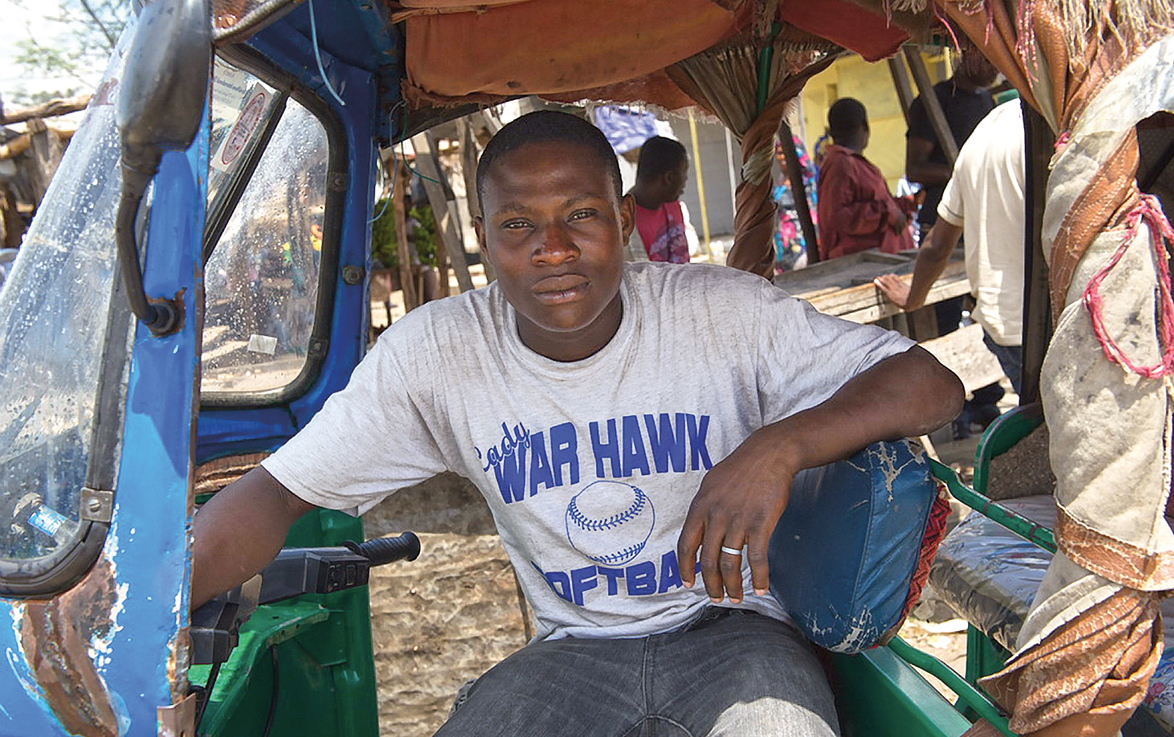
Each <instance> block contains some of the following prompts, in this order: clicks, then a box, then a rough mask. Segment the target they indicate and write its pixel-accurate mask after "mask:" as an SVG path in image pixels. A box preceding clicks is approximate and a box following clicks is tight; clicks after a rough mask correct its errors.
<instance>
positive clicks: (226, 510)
mask: <svg viewBox="0 0 1174 737" xmlns="http://www.w3.org/2000/svg"><path fill="white" fill-rule="evenodd" d="M313 508H314V507H313V505H311V504H309V503H307V502H304V501H302V500H301V499H299V498H298V497H296V496H294V495H293V494H292V493H290V492H289V490H288V489H286V488H285V487H284V486H282V485H281V484H280V483H278V481H277V480H276V479H274V478H273V477H272V476H270V475H269V472H268V471H266V470H265V469H263V468H260V467H258V468H254V469H253V470H252V471H249V472H248V473H247V474H245V475H244V476H242V477H241V478H240V479H239V480H237V481H234V482H233V483H231V484H229V485H228V486H226V487H224V489H223V490H221V491H220V492H219V493H217V494H216V495H215V496H213V497H212V498H211V499H210V500H208V502H207V503H206V504H204V506H203V507H201V508H200V510H199V512H197V513H196V517H195V520H194V522H193V538H194V539H193V542H192V595H191V605H192V608H193V609H195V608H196V607H198V606H200V605H201V604H203V603H204V602H206V601H208V600H209V599H211V598H212V597H214V596H216V595H217V594H220V593H222V592H224V591H227V590H229V589H231V588H233V587H234V586H238V585H240V584H242V583H244V582H245V581H247V580H249V579H250V578H252V577H253V576H254V575H256V574H257V573H258V572H260V570H261V569H262V568H264V567H265V566H266V565H267V564H268V563H269V562H270V561H271V560H273V558H274V556H276V555H277V553H278V552H279V551H280V550H281V546H282V544H283V543H284V542H285V537H286V535H287V534H288V533H289V528H290V526H291V525H293V523H294V522H296V521H297V520H298V518H299V517H301V516H302V515H303V514H305V513H306V512H308V511H310V510H311V509H313Z"/></svg>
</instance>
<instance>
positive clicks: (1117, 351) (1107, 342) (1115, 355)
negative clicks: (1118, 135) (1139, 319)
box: [1082, 194, 1174, 379]
mask: <svg viewBox="0 0 1174 737" xmlns="http://www.w3.org/2000/svg"><path fill="white" fill-rule="evenodd" d="M1142 220H1145V221H1146V223H1147V224H1148V225H1149V226H1150V241H1151V243H1152V244H1153V247H1154V251H1155V253H1156V255H1157V262H1158V290H1159V292H1160V306H1159V309H1160V314H1159V318H1158V337H1159V340H1160V341H1161V344H1162V359H1161V362H1160V363H1158V364H1155V365H1153V366H1140V367H1139V366H1136V365H1134V363H1133V362H1132V361H1130V360H1129V357H1128V356H1126V355H1125V352H1124V351H1123V350H1121V347H1120V346H1119V345H1117V342H1116V341H1115V340H1113V338H1112V336H1110V335H1109V331H1108V329H1107V328H1106V327H1105V317H1104V311H1103V309H1104V298H1103V297H1102V296H1101V293H1100V287H1101V283H1102V282H1103V281H1104V280H1105V277H1107V276H1108V275H1109V272H1110V271H1112V270H1113V268H1114V267H1115V266H1117V263H1118V262H1119V261H1120V260H1121V257H1122V256H1124V255H1125V251H1126V250H1127V249H1128V248H1129V246H1130V244H1131V243H1133V239H1134V238H1136V237H1137V232H1138V228H1139V227H1140V226H1141V221H1142ZM1125 223H1126V232H1125V238H1124V239H1123V240H1122V241H1121V245H1119V246H1117V250H1116V251H1115V252H1114V253H1113V256H1112V258H1110V259H1109V262H1108V263H1107V264H1105V265H1104V266H1102V267H1101V269H1100V271H1098V272H1097V273H1096V275H1095V276H1093V278H1092V279H1090V280H1089V282H1088V286H1086V287H1085V288H1084V295H1083V298H1082V301H1083V302H1084V306H1085V308H1086V309H1087V310H1088V314H1089V318H1090V319H1091V320H1092V329H1093V332H1094V333H1096V336H1097V340H1098V341H1100V344H1101V349H1102V350H1103V351H1104V352H1105V357H1106V358H1108V359H1109V360H1110V361H1112V362H1113V363H1116V364H1119V365H1121V366H1124V367H1125V368H1127V369H1128V370H1130V371H1132V372H1133V373H1135V374H1137V375H1138V376H1143V377H1145V378H1147V379H1160V378H1162V377H1163V376H1168V375H1171V374H1174V300H1172V299H1171V297H1170V267H1169V263H1168V259H1169V253H1168V252H1167V248H1166V244H1167V243H1171V242H1174V228H1171V227H1170V221H1168V220H1167V219H1166V216H1165V214H1164V213H1163V212H1162V209H1161V207H1160V206H1159V205H1158V201H1157V199H1156V198H1155V197H1153V196H1152V195H1148V194H1143V195H1141V200H1140V201H1139V202H1138V203H1137V206H1136V207H1134V208H1133V209H1132V210H1131V211H1130V212H1129V215H1128V216H1127V217H1126V219H1125Z"/></svg>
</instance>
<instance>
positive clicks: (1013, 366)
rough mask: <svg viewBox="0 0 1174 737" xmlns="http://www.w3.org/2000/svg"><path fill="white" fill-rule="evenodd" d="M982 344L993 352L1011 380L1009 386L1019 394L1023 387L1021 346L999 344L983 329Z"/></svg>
mask: <svg viewBox="0 0 1174 737" xmlns="http://www.w3.org/2000/svg"><path fill="white" fill-rule="evenodd" d="M982 344H983V345H985V346H986V347H987V348H988V349H990V352H991V353H993V354H995V358H997V359H998V360H999V366H1001V367H1002V369H1003V373H1004V374H1006V375H1007V378H1008V379H1010V380H1011V388H1012V389H1014V390H1015V393H1016V394H1019V393H1020V389H1021V388H1022V387H1023V346H1021V345H999V344H998V343H996V342H995V341H994V340H993V339H992V338H991V336H990V335H989V334H988V333H987V331H985V330H984V331H982Z"/></svg>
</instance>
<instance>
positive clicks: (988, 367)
mask: <svg viewBox="0 0 1174 737" xmlns="http://www.w3.org/2000/svg"><path fill="white" fill-rule="evenodd" d="M921 347H922V348H924V349H926V350H927V351H929V352H930V353H932V354H933V355H934V356H935V357H937V359H938V360H939V361H941V362H942V365H944V366H945V367H946V368H948V369H950V370H951V371H953V372H954V373H955V374H957V375H958V378H959V379H961V380H962V385H963V386H965V387H966V391H968V392H972V391H974V390H975V389H979V388H981V387H984V386H986V385H988V384H994V383H996V382H998V381H999V380H1000V379H1002V378H1003V369H1002V367H1001V366H999V361H998V359H997V358H995V354H993V353H991V352H990V351H989V350H987V347H986V346H985V345H983V344H982V326H981V325H978V324H972V325H967V326H966V327H964V328H959V329H958V330H955V331H954V332H952V333H950V334H948V335H943V336H942V337H940V338H934V339H933V340H928V341H926V342H924V343H922V344H921Z"/></svg>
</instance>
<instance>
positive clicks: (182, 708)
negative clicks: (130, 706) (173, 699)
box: [155, 693, 196, 737]
mask: <svg viewBox="0 0 1174 737" xmlns="http://www.w3.org/2000/svg"><path fill="white" fill-rule="evenodd" d="M155 721H156V722H157V723H158V725H159V737H196V695H195V694H194V693H193V694H189V695H188V696H187V697H186V698H185V699H184V700H183V701H181V702H179V703H178V704H172V705H171V706H160V707H159V708H157V709H156V710H155Z"/></svg>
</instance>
